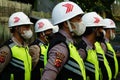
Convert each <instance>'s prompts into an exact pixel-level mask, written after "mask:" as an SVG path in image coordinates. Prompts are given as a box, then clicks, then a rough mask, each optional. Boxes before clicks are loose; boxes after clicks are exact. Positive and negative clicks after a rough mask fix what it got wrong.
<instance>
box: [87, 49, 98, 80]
mask: <svg viewBox="0 0 120 80" xmlns="http://www.w3.org/2000/svg"><path fill="white" fill-rule="evenodd" d="M85 68H86V69H87V70H88V71H90V72H92V73H94V75H95V80H99V62H98V58H97V55H96V51H95V50H90V49H89V50H88V51H87V58H86V61H85ZM88 75H89V74H88Z"/></svg>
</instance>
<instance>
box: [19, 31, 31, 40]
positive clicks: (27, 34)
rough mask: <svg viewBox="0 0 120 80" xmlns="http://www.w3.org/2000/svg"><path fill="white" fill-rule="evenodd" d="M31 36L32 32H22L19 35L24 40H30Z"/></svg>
mask: <svg viewBox="0 0 120 80" xmlns="http://www.w3.org/2000/svg"><path fill="white" fill-rule="evenodd" d="M32 35H33V32H32V31H31V30H24V31H23V34H21V36H22V37H23V38H24V39H30V38H31V37H32Z"/></svg>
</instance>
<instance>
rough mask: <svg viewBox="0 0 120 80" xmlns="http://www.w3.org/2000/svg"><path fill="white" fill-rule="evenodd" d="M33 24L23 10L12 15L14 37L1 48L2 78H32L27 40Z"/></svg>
mask: <svg viewBox="0 0 120 80" xmlns="http://www.w3.org/2000/svg"><path fill="white" fill-rule="evenodd" d="M31 24H33V23H32V22H30V19H29V18H28V16H27V15H26V14H24V13H23V12H15V13H13V14H12V15H11V16H10V18H9V29H10V31H11V33H12V38H11V39H9V40H8V41H6V42H5V44H4V45H3V47H1V48H0V73H1V74H0V80H30V77H31V76H30V75H31V69H32V68H31V67H32V59H31V56H30V54H29V52H28V50H29V49H28V46H27V44H26V41H27V40H28V39H30V38H31V37H32V31H31V28H30V25H31Z"/></svg>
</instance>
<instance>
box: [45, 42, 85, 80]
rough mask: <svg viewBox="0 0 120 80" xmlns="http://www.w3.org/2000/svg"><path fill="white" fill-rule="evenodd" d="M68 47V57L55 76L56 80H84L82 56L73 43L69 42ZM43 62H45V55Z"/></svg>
mask: <svg viewBox="0 0 120 80" xmlns="http://www.w3.org/2000/svg"><path fill="white" fill-rule="evenodd" d="M68 48H69V52H70V58H69V60H68V61H67V62H66V64H65V65H64V67H63V69H62V71H61V72H60V74H59V75H58V76H57V79H56V80H72V79H73V80H86V72H85V66H84V62H83V60H82V58H81V57H80V55H79V53H78V51H77V50H76V48H75V46H74V45H73V44H71V43H69V46H68ZM45 62H47V57H46V59H45ZM63 73H65V74H63ZM61 75H62V76H61ZM80 76H82V77H80ZM60 78H62V79H60Z"/></svg>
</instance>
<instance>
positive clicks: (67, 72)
mask: <svg viewBox="0 0 120 80" xmlns="http://www.w3.org/2000/svg"><path fill="white" fill-rule="evenodd" d="M83 13H84V12H83V11H82V9H81V8H80V7H79V6H78V5H77V4H75V3H74V2H71V1H68V2H61V3H58V4H57V5H56V6H55V7H54V9H53V11H52V21H53V24H54V25H58V26H59V31H58V33H56V34H55V36H54V38H53V39H52V40H51V41H50V45H49V48H48V54H47V57H46V62H47V64H46V66H45V68H44V71H43V75H42V78H41V79H42V80H86V72H85V67H84V63H83V60H82V58H81V56H80V54H79V53H78V51H77V49H76V47H75V46H74V41H73V38H72V36H73V35H79V36H80V35H82V34H83V33H84V31H85V29H86V27H85V25H84V24H83V23H82V21H81V16H82V14H83Z"/></svg>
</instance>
